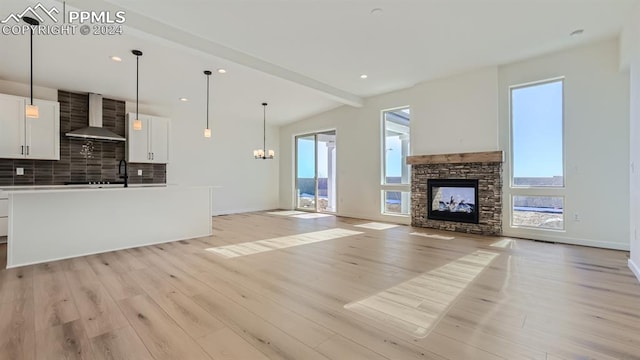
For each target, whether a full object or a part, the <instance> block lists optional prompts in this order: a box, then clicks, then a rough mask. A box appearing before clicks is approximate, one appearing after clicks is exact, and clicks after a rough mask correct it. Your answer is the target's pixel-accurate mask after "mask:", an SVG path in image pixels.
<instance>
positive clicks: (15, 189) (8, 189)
mask: <svg viewBox="0 0 640 360" xmlns="http://www.w3.org/2000/svg"><path fill="white" fill-rule="evenodd" d="M169 186H175V185H167V184H129V187H128V188H125V187H124V185H123V184H96V185H93V184H92V185H89V184H86V185H44V186H3V187H0V194H2V193H4V194H7V195H8V194H15V193H33V192H64V191H104V190H128V189H142V188H145V189H146V188H155V189H159V188H166V187H169Z"/></svg>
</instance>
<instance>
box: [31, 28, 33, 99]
mask: <svg viewBox="0 0 640 360" xmlns="http://www.w3.org/2000/svg"><path fill="white" fill-rule="evenodd" d="M31 105H33V26H31Z"/></svg>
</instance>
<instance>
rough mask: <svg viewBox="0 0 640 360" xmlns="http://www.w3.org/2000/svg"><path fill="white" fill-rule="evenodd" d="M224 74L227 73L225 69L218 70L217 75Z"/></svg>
mask: <svg viewBox="0 0 640 360" xmlns="http://www.w3.org/2000/svg"><path fill="white" fill-rule="evenodd" d="M226 73H227V70H226V69H223V68H220V69H218V74H226Z"/></svg>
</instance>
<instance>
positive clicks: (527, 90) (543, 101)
mask: <svg viewBox="0 0 640 360" xmlns="http://www.w3.org/2000/svg"><path fill="white" fill-rule="evenodd" d="M562 88H563V81H562V80H559V81H552V82H547V83H542V84H536V85H528V86H522V87H516V88H512V89H511V125H512V141H513V142H512V154H513V157H512V159H513V173H512V174H513V181H512V184H513V185H514V186H532V187H541V186H555V187H562V186H564V176H563V173H564V171H563V167H564V166H563V165H564V163H563V132H562V127H563V126H562V123H563V96H562Z"/></svg>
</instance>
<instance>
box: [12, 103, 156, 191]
mask: <svg viewBox="0 0 640 360" xmlns="http://www.w3.org/2000/svg"><path fill="white" fill-rule="evenodd" d="M58 102H60V160H59V161H50V160H24V159H0V186H12V185H64V183H66V182H86V181H112V180H119V179H118V162H119V161H120V160H121V159H124V158H125V143H124V142H106V141H93V142H91V143H90V144H89V143H88V142H87V141H86V140H78V139H73V140H72V139H70V138H68V137H66V136H65V134H66V133H67V132H69V131H72V130H76V129H80V128H83V127H86V126H88V125H89V115H88V114H89V95H88V94H78V93H71V92H67V91H58ZM125 115H126V114H125V103H124V101H117V100H111V99H103V102H102V121H103V124H102V126H103V127H105V128H107V129H109V130H111V131H113V132H115V133H116V134H119V135H122V136H124V135H125ZM87 145H91V146H93V149H92V151H91V152H90V154H88V153H87V151H86V150H87V149H88V146H87ZM16 168H24V175H23V176H18V175H16ZM138 170H142V176H138ZM128 171H129V183H131V184H152V183H165V182H166V174H167V171H166V165H164V164H139V163H131V164H129V168H128Z"/></svg>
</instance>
